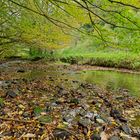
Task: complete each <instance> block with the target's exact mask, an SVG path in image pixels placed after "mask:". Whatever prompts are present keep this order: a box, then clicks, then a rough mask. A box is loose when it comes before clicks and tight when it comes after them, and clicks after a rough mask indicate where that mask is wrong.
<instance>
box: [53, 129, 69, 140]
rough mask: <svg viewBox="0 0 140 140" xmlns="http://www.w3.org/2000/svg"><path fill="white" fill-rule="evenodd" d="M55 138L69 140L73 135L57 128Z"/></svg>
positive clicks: (54, 132)
mask: <svg viewBox="0 0 140 140" xmlns="http://www.w3.org/2000/svg"><path fill="white" fill-rule="evenodd" d="M53 136H54V138H55V139H57V140H62V139H63V140H64V139H68V138H69V137H70V136H71V134H70V133H69V132H68V131H66V130H64V129H60V128H56V129H55V130H54V131H53Z"/></svg>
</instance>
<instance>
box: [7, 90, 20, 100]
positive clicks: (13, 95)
mask: <svg viewBox="0 0 140 140" xmlns="http://www.w3.org/2000/svg"><path fill="white" fill-rule="evenodd" d="M6 96H7V97H11V98H15V97H16V96H17V93H15V92H14V91H12V90H9V91H7V92H6Z"/></svg>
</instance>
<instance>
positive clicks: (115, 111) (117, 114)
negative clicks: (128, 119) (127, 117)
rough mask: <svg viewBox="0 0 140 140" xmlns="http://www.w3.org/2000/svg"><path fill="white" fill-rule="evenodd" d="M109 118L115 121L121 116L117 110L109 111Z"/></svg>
mask: <svg viewBox="0 0 140 140" xmlns="http://www.w3.org/2000/svg"><path fill="white" fill-rule="evenodd" d="M110 116H111V117H113V118H115V119H119V118H121V116H122V115H121V113H120V111H118V110H111V111H110Z"/></svg>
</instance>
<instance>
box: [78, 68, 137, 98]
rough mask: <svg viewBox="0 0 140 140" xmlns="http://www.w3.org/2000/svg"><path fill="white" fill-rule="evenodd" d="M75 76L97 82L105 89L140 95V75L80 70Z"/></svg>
mask: <svg viewBox="0 0 140 140" xmlns="http://www.w3.org/2000/svg"><path fill="white" fill-rule="evenodd" d="M76 77H77V78H78V79H81V80H82V81H86V82H89V83H94V84H97V85H98V86H100V87H103V88H106V89H107V90H113V91H116V92H118V91H122V92H128V93H129V94H130V95H132V96H138V97H140V75H139V74H129V73H123V72H117V71H101V70H97V71H82V72H81V73H80V74H77V75H76Z"/></svg>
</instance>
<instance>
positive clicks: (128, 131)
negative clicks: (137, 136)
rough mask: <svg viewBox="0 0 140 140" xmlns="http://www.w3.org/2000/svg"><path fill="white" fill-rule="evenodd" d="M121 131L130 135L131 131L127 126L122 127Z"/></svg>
mask: <svg viewBox="0 0 140 140" xmlns="http://www.w3.org/2000/svg"><path fill="white" fill-rule="evenodd" d="M121 129H122V130H123V131H124V132H125V133H126V134H131V129H130V128H129V127H128V125H122V126H121Z"/></svg>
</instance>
